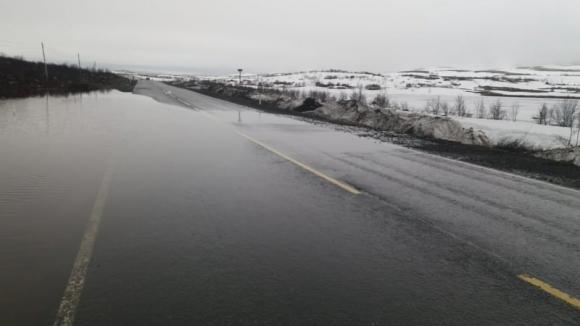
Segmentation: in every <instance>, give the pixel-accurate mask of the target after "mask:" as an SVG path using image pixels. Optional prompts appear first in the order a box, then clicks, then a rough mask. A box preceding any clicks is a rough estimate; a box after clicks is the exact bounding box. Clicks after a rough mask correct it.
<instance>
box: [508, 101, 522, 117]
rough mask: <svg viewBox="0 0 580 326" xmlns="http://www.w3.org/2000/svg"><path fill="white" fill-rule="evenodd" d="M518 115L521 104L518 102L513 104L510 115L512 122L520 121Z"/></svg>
mask: <svg viewBox="0 0 580 326" xmlns="http://www.w3.org/2000/svg"><path fill="white" fill-rule="evenodd" d="M518 113H520V104H519V103H518V102H516V103H514V104H512V111H511V114H510V118H511V119H512V121H517V120H518Z"/></svg>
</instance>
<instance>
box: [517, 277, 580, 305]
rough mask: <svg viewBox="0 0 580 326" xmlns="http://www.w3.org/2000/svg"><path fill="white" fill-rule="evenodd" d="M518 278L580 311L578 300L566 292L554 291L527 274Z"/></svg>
mask: <svg viewBox="0 0 580 326" xmlns="http://www.w3.org/2000/svg"><path fill="white" fill-rule="evenodd" d="M518 278H519V279H521V280H523V281H524V282H527V283H529V284H531V285H533V286H535V287H537V288H539V289H541V290H543V291H544V292H547V293H549V294H550V295H552V296H554V297H556V298H558V299H560V300H562V301H564V302H566V303H568V304H570V305H571V306H573V307H575V308H576V309H580V299H577V298H574V297H573V296H571V295H569V294H568V293H566V292H563V291H560V290H558V289H556V288H555V287H553V286H551V285H550V284H548V283H546V282H544V281H542V280H540V279H538V278H535V277H533V276H530V275H527V274H520V275H518Z"/></svg>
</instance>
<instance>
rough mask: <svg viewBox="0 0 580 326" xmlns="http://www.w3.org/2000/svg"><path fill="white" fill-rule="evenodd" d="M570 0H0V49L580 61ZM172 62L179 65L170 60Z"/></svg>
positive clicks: (135, 57) (191, 56)
mask: <svg viewBox="0 0 580 326" xmlns="http://www.w3.org/2000/svg"><path fill="white" fill-rule="evenodd" d="M578 17H580V4H578V2H577V1H576V0H551V1H536V0H511V1H506V0H486V1H475V0H438V1H435V0H414V1H413V0H385V1H379V0H377V1H372V0H358V1H350V0H349V1H343V0H319V1H314V0H310V1H305V0H292V1H290V0H287V1H276V0H269V1H268V0H212V1H198V0H193V1H191V0H189V1H186V0H173V1H136V0H123V1H120V0H101V1H94V0H93V1H84V0H82V1H79V0H53V1H44V0H42V1H38V0H35V1H31V0H19V1H8V0H0V52H4V53H8V54H22V55H24V56H25V57H27V58H32V59H36V58H39V53H40V52H39V42H40V41H45V42H46V43H47V49H48V52H49V58H50V59H52V60H54V61H65V60H73V59H74V57H75V55H76V53H77V52H80V53H81V57H82V58H83V59H84V60H85V61H87V62H92V61H97V62H99V63H101V64H121V65H153V66H163V67H176V69H181V68H184V67H190V68H191V69H192V70H195V69H206V70H208V69H209V70H215V71H217V70H221V71H227V70H230V69H233V68H235V67H238V66H241V67H245V68H247V69H248V70H252V71H286V70H297V69H315V68H331V67H333V68H345V69H357V70H372V71H392V70H398V69H406V68H415V67H420V66H432V65H448V66H465V65H479V66H481V65H485V66H504V65H513V64H542V63H569V62H575V61H576V62H578V61H580V42H578V35H580V18H578ZM177 67H179V68H177Z"/></svg>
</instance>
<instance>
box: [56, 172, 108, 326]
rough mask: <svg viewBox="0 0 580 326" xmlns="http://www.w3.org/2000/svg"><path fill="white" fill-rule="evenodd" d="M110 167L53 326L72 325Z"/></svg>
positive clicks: (95, 234)
mask: <svg viewBox="0 0 580 326" xmlns="http://www.w3.org/2000/svg"><path fill="white" fill-rule="evenodd" d="M112 166H113V164H112V162H109V163H108V164H107V169H106V171H105V175H104V177H103V180H102V182H101V185H100V187H99V190H98V192H97V197H96V199H95V204H94V206H93V210H92V212H91V216H90V217H89V220H88V222H87V227H86V229H85V234H84V236H83V239H82V241H81V245H80V248H79V251H78V253H77V256H76V259H75V262H74V264H73V268H72V271H71V274H70V277H69V279H68V283H67V286H66V288H65V290H64V295H63V297H62V301H61V303H60V306H59V308H58V312H57V314H56V320H55V322H54V324H53V325H54V326H70V325H73V323H74V318H75V313H76V310H77V306H78V304H79V301H80V298H81V293H82V291H83V288H84V285H85V278H86V274H87V268H88V266H89V263H90V261H91V257H92V255H93V249H94V247H95V240H96V238H97V233H98V232H99V226H100V224H101V217H102V215H103V211H104V209H105V203H106V201H107V197H108V194H109V185H110V183H111V176H112V174H113V167H112Z"/></svg>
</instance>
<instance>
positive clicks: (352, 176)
mask: <svg viewBox="0 0 580 326" xmlns="http://www.w3.org/2000/svg"><path fill="white" fill-rule="evenodd" d="M143 85H144V86H143V87H145V88H147V87H149V89H150V90H153V88H154V86H155V84H153V83H144V84H143ZM159 87H161V86H159ZM163 94H164V93H163V92H161V90H160V91H159V96H163ZM184 99H186V100H189V101H191V103H193V104H196V105H199V106H202V107H207V108H209V107H211V108H215V110H221V111H219V112H217V114H216V116H217V117H218V118H220V117H221V118H223V120H225V122H224V121H222V122H217V121H214V119H208V118H207V116H206V115H204V114H202V113H200V112H197V111H195V110H191V109H188V108H182V107H177V106H173V105H167V104H161V103H157V102H155V101H153V100H152V99H150V98H148V97H145V96H139V95H133V94H123V93H119V92H111V93H107V94H102V93H91V94H84V95H82V96H81V95H77V96H73V97H46V98H42V97H41V98H29V99H19V100H8V101H2V102H0V209H1V210H0V266H1V267H0V324H1V325H49V324H52V322H53V321H54V318H55V314H56V310H57V308H58V305H59V303H60V299H61V297H62V294H63V291H64V288H65V286H66V284H67V279H68V277H69V274H70V271H71V268H72V265H73V262H74V260H75V256H76V254H77V251H78V248H79V244H80V242H81V238H82V236H83V234H84V232H85V226H86V223H87V220H88V217H89V216H90V215H91V212H92V210H93V205H94V203H95V197H96V195H97V192H98V190H99V187H100V185H101V183H102V180H103V175H104V174H105V171H107V170H108V167H112V168H111V169H112V177H111V182H110V187H109V188H108V189H107V190H106V192H107V193H108V197H107V200H106V202H105V209H104V211H103V216H102V222H101V227H100V231H99V233H98V235H97V237H96V244H95V250H94V253H93V256H92V259H91V263H90V265H89V268H88V271H87V274H86V283H85V287H84V289H83V292H82V295H81V299H80V304H79V306H78V307H77V310H76V311H77V314H76V324H77V325H150V324H155V325H306V324H309V325H373V324H375V325H388V324H390V325H417V324H424V325H426V324H432V323H434V321H435V322H437V323H441V324H446V325H466V324H472V325H473V324H490V325H496V324H518V323H521V324H527V325H531V324H538V325H539V324H567V323H568V324H574V322H575V321H577V317H576V315H574V311H571V310H567V307H565V306H561V305H559V304H558V303H554V302H552V301H547V300H546V299H545V296H542V294H539V293H537V292H536V291H535V290H533V289H531V288H530V287H528V286H526V285H524V284H521V282H519V281H518V280H517V278H515V277H514V276H513V275H514V274H515V273H514V271H512V270H510V269H509V268H507V267H505V266H503V265H502V264H500V263H498V262H496V261H495V260H493V259H492V258H491V257H490V256H488V255H486V254H485V253H483V252H482V251H479V250H475V249H473V248H472V247H471V246H466V245H464V244H462V243H461V242H458V241H457V239H455V238H452V237H448V236H446V235H445V233H443V232H438V231H437V230H436V228H432V227H430V225H431V224H432V223H433V224H436V223H438V222H437V220H433V222H421V221H425V216H431V215H432V214H431V215H429V214H425V213H421V211H420V210H418V209H417V208H418V207H419V206H425V207H426V208H430V207H444V208H445V209H443V210H442V209H439V208H437V209H432V210H433V211H441V212H443V211H444V213H445V215H449V216H446V218H447V219H451V220H454V221H455V219H456V220H457V221H470V220H471V219H473V220H476V221H480V222H479V223H481V224H482V225H477V230H479V229H481V228H483V227H485V226H488V225H489V224H490V223H487V222H485V223H484V222H481V220H480V218H481V217H480V216H472V215H473V213H471V212H469V211H464V210H459V208H456V207H455V208H454V206H453V205H455V204H454V202H451V201H449V202H447V201H445V202H444V203H439V202H438V201H436V200H435V199H433V198H432V196H430V195H429V194H430V193H431V192H421V197H415V196H418V195H413V196H409V194H414V193H413V192H409V191H411V190H413V189H420V188H419V187H418V186H413V185H412V184H410V183H409V182H406V183H401V184H398V183H396V182H394V181H393V180H394V179H393V177H392V176H398V177H400V178H408V179H409V180H410V179H412V178H414V177H413V176H412V175H411V174H409V173H406V174H401V173H392V174H389V172H385V173H382V175H384V176H385V178H381V177H380V176H379V175H377V174H373V173H370V172H365V171H369V169H368V168H367V169H366V170H361V171H362V172H360V171H359V172H356V171H354V170H353V167H352V166H351V167H350V168H345V167H344V166H343V165H337V164H336V162H335V161H333V160H330V159H329V155H330V156H340V154H341V153H350V154H357V153H358V154H357V155H361V157H362V158H363V159H361V160H363V161H362V163H364V164H367V163H369V162H366V161H364V158H366V157H371V158H372V154H373V153H379V151H378V149H382V150H385V151H386V152H384V153H383V154H382V155H384V156H385V157H387V158H390V159H393V160H395V162H397V160H396V157H395V156H393V155H391V154H397V153H398V154H397V155H405V154H404V153H403V154H402V153H400V152H397V151H396V150H395V146H392V145H388V146H383V145H381V144H377V143H375V142H373V141H372V140H365V139H361V138H358V137H356V136H354V135H350V134H347V133H341V132H338V131H334V130H331V129H329V128H324V127H320V126H314V125H310V124H308V123H306V122H303V121H299V120H295V119H290V118H287V117H280V116H272V115H267V114H260V113H259V112H256V111H252V110H241V109H240V110H238V109H239V107H238V106H235V105H229V104H226V103H223V102H219V101H215V100H211V99H207V98H204V97H203V96H201V95H191V96H190V97H184ZM166 100H167V101H170V100H171V98H167V99H166ZM204 101H205V102H204ZM236 128H237V129H236ZM234 129H236V130H243V132H245V133H247V134H249V135H252V136H254V137H259V138H260V139H261V140H264V141H266V142H267V143H268V144H270V145H272V146H274V147H276V148H280V147H281V148H282V149H283V151H284V152H286V153H289V154H290V155H296V156H297V157H299V158H300V157H308V158H309V159H308V160H307V163H309V164H312V165H314V166H317V167H320V168H322V169H324V170H325V171H327V170H328V171H330V172H331V173H333V174H335V175H339V176H344V177H345V180H346V181H352V183H353V184H355V185H360V187H361V188H362V190H365V189H371V190H372V189H379V188H378V187H390V188H389V191H385V192H378V191H376V190H375V191H376V192H377V193H378V195H367V194H361V195H359V196H353V195H352V194H350V193H347V192H345V191H344V190H342V189H340V188H338V187H336V186H335V185H333V184H330V183H328V182H325V181H324V180H322V179H321V178H319V177H317V176H315V175H313V174H311V173H309V172H305V171H304V170H303V169H300V168H298V167H297V166H295V165H293V164H291V163H289V162H288V161H287V160H284V159H282V158H281V157H279V156H277V155H274V154H273V153H271V152H269V151H267V150H264V149H263V148H261V147H259V146H256V144H255V143H252V142H250V141H248V139H246V138H244V137H240V136H239V134H236V133H235V132H233V130H234ZM289 148H294V149H295V150H294V151H287V150H286V149H289ZM305 153H306V155H305ZM344 157H346V156H344ZM321 162H323V163H321ZM333 162H334V163H333ZM397 164H399V168H398V169H402V168H404V167H406V166H411V167H412V165H413V164H409V163H406V164H400V163H397ZM344 171H349V172H348V173H347V174H343V173H346V172H344ZM418 171H419V170H418ZM426 171H427V170H426ZM429 171H432V170H429ZM425 173H428V172H425ZM437 175H442V173H441V172H438V173H437ZM441 177H443V176H441ZM455 179H456V178H455ZM455 179H454V178H450V180H455ZM482 179H484V178H482ZM466 184H468V185H472V184H474V182H473V180H471V179H469V182H468V183H466ZM493 189H495V188H493ZM510 189H511V188H510ZM438 191H439V190H438ZM506 191H507V190H506ZM433 193H435V191H433ZM481 196H483V195H481ZM380 197H384V198H386V200H381V199H380ZM398 197H405V198H412V197H413V198H416V199H415V200H414V202H415V206H417V207H414V206H409V208H406V209H404V210H403V209H398V208H397V207H396V206H394V205H393V204H392V203H391V201H392V202H393V203H395V202H396V201H397V200H399V199H400V198H399V199H397V198H398ZM439 197H440V196H439ZM439 197H438V198H439ZM510 198H511V197H510ZM426 203H431V204H432V206H428V205H426ZM481 203H487V201H484V200H482V201H480V204H481ZM550 205H551V204H550ZM550 205H546V206H547V207H552V206H550ZM404 207H407V206H404ZM481 210H482V209H480V211H481ZM449 212H454V213H449ZM470 214H471V215H470ZM421 216H422V217H421ZM468 217H469V219H468ZM561 220H565V221H567V219H562V218H561ZM483 224H485V225H483ZM461 229H470V227H469V226H467V225H466V226H465V227H462V228H461ZM498 230H500V232H498ZM501 230H504V229H503V228H494V230H492V231H493V232H492V231H490V233H489V236H487V233H484V234H483V235H486V238H492V235H493V236H497V234H500V235H502V232H501ZM500 239H501V238H500ZM513 239H514V238H513V237H512V238H510V240H513ZM522 239H527V237H523V236H522ZM490 241H492V240H490ZM496 242H497V241H494V243H496ZM511 242H513V241H511ZM511 242H510V243H511ZM532 247H533V246H532ZM534 252H541V251H539V250H534ZM547 253H551V251H547ZM548 256H550V257H553V255H548ZM570 268H572V267H570Z"/></svg>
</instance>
